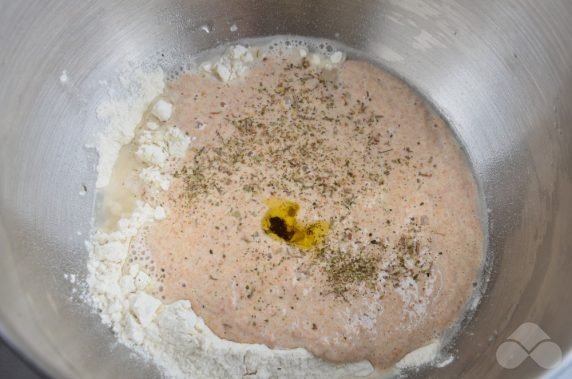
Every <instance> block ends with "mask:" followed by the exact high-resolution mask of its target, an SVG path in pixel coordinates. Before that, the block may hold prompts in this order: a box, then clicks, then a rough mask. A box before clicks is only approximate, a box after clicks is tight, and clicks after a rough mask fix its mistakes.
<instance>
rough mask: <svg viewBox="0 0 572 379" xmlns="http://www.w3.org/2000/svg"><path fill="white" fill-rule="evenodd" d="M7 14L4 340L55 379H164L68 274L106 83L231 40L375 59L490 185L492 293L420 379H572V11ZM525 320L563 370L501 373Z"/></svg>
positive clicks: (25, 9) (463, 4)
mask: <svg viewBox="0 0 572 379" xmlns="http://www.w3.org/2000/svg"><path fill="white" fill-rule="evenodd" d="M0 9H1V11H0V36H1V38H0V47H1V53H0V54H1V58H0V79H1V80H0V83H1V85H0V120H1V122H0V268H1V271H0V332H1V334H2V336H3V337H5V338H6V339H7V340H8V341H9V342H10V343H11V344H12V345H13V346H15V347H16V348H17V349H18V350H19V351H20V352H22V354H24V355H25V356H26V357H27V358H29V360H30V361H31V362H33V363H34V364H35V365H37V366H38V367H39V368H40V369H41V370H43V371H44V372H46V373H47V374H49V375H51V376H53V377H57V378H143V377H152V376H153V375H158V372H157V371H156V370H155V369H154V368H153V367H152V366H151V365H149V364H146V363H144V362H142V361H141V360H140V359H138V358H137V357H135V356H133V355H132V354H130V352H129V351H128V350H127V349H126V348H124V347H122V346H120V345H118V344H117V343H116V342H115V341H114V338H113V336H112V335H111V332H110V331H109V330H108V329H107V328H106V327H104V326H103V325H101V324H100V322H99V320H98V316H97V315H96V314H94V313H92V311H91V310H90V309H89V307H88V306H86V305H85V304H83V303H82V302H81V301H80V300H78V298H79V296H78V295H79V293H77V292H76V293H74V292H73V288H77V286H78V284H77V283H76V284H72V283H70V282H69V280H66V278H65V277H64V274H66V273H74V274H77V276H78V282H81V281H82V279H84V278H85V273H86V259H87V254H86V251H85V249H84V246H83V240H84V239H85V237H86V235H87V234H88V231H89V229H90V219H91V217H92V215H93V210H94V207H93V205H94V183H95V177H96V173H95V170H94V166H95V164H96V160H97V156H96V153H95V151H94V150H93V149H90V148H86V147H85V145H86V143H87V144H89V143H93V141H94V134H95V132H96V130H97V128H98V127H100V125H99V124H98V122H97V120H96V118H95V113H94V109H95V105H96V104H97V103H98V101H100V100H101V98H102V96H103V90H102V87H101V85H100V84H99V81H100V80H109V81H110V82H111V81H113V80H114V78H116V77H117V68H118V67H125V62H150V61H153V60H155V61H157V60H161V61H162V62H163V63H162V64H163V65H164V66H165V69H166V70H167V71H174V70H176V69H178V66H177V65H175V64H173V63H172V62H176V61H184V59H186V58H187V57H188V56H190V55H192V54H194V53H196V52H199V51H202V50H205V49H208V48H210V47H213V46H215V45H217V44H219V43H222V42H228V41H232V40H235V39H239V38H245V37H256V36H265V35H274V34H297V35H304V36H314V37H324V38H329V39H333V40H338V41H341V42H342V43H345V44H347V45H349V46H351V47H354V48H356V49H359V50H362V51H365V52H367V53H368V54H369V55H370V56H372V57H374V58H375V59H377V60H378V61H379V62H380V63H381V64H382V65H384V66H386V67H388V68H389V69H391V70H393V71H394V72H395V73H397V74H398V75H401V76H402V77H403V78H405V79H406V80H407V81H408V82H409V83H411V85H413V86H414V87H416V88H417V89H418V90H419V91H420V92H421V93H422V94H424V95H425V96H426V97H427V98H428V99H429V100H430V101H431V102H432V103H433V104H434V105H435V107H437V108H438V109H439V110H440V111H441V112H442V113H443V114H444V115H445V117H446V118H447V119H448V120H449V121H450V123H451V125H452V127H453V128H454V130H455V132H456V133H457V135H458V137H459V139H460V140H461V141H462V143H463V144H464V145H465V147H466V150H467V153H468V156H469V158H470V160H471V163H472V165H473V167H474V170H475V175H476V177H477V178H478V180H479V183H480V185H481V188H482V191H483V194H484V199H485V201H486V207H488V211H489V212H488V227H489V237H488V238H489V241H488V244H489V249H490V254H492V255H493V256H494V260H493V262H492V263H493V264H492V268H493V270H492V275H491V281H490V283H489V286H488V290H487V295H486V296H485V297H484V299H483V301H482V303H481V305H480V307H479V308H478V310H477V312H476V314H475V316H474V317H473V319H472V320H471V321H469V322H468V323H467V325H466V327H465V329H464V330H463V332H462V333H461V335H460V336H459V337H458V339H457V341H456V343H455V344H454V346H453V347H452V351H453V352H454V353H455V354H456V356H457V359H456V360H455V361H454V362H453V363H451V364H450V365H448V366H446V367H444V368H441V369H427V370H423V371H422V372H420V373H418V374H417V375H419V376H424V375H426V376H430V377H443V378H453V377H465V378H473V377H479V378H485V377H486V378H525V377H544V376H545V377H563V378H564V377H572V369H571V368H570V367H571V366H572V363H571V362H572V354H571V353H570V352H569V351H570V348H571V346H572V323H571V322H570V320H571V315H572V1H570V0H543V1H538V0H479V1H476V0H459V1H445V0H432V1H429V0H427V1H424V0H388V1H382V0H379V1H373V0H336V1H333V0H313V1H312V0H267V1H262V0H258V1H257V0H232V1H230V0H227V1H225V0H187V1H185V0H144V1H143V0H140V1H113V0H99V1H72V0H19V1H9V0H0ZM232 24H236V25H237V26H238V31H236V32H231V31H230V28H229V27H230V26H231V25H232ZM161 54H163V55H164V56H165V57H163V56H162V55H161ZM64 70H66V72H67V75H68V78H69V80H68V81H67V82H65V80H60V76H61V75H62V73H63V71H64ZM62 79H65V78H62ZM84 185H85V186H86V188H87V189H88V192H87V195H86V196H83V197H82V196H79V195H78V193H79V192H80V191H81V190H82V186H84ZM78 233H82V235H79V234H78ZM523 322H533V323H535V324H537V325H539V326H540V327H541V328H542V329H543V330H544V331H545V332H546V333H547V335H548V336H550V337H551V338H552V341H553V342H555V343H556V344H557V345H558V346H559V347H560V349H561V350H562V352H563V354H564V359H563V363H562V364H561V365H560V366H559V368H556V369H552V370H544V369H542V368H541V367H539V366H538V365H537V364H536V363H535V361H534V360H532V359H528V360H526V361H524V362H523V363H522V364H521V365H520V366H518V367H517V368H515V369H512V370H507V369H504V368H503V367H502V366H501V365H499V363H498V362H497V359H496V351H497V348H498V347H499V345H500V344H501V343H502V342H504V341H505V339H506V338H507V337H508V336H510V335H511V333H512V332H513V331H514V330H515V329H516V328H517V327H518V326H519V325H521V324H522V323H523ZM566 370H568V371H566Z"/></svg>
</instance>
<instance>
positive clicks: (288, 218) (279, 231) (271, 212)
mask: <svg viewBox="0 0 572 379" xmlns="http://www.w3.org/2000/svg"><path fill="white" fill-rule="evenodd" d="M266 205H267V206H268V211H267V212H266V214H265V215H264V217H263V218H262V230H264V232H265V233H266V234H268V235H269V236H270V237H271V238H274V239H275V240H279V241H283V242H286V243H288V244H291V245H294V246H296V247H299V248H301V249H310V248H312V247H314V246H317V245H319V244H320V243H321V242H322V241H323V240H324V239H325V238H326V236H327V235H328V232H329V231H330V224H329V223H328V222H326V221H318V222H314V223H311V224H303V223H301V222H299V221H298V220H296V215H297V214H298V211H299V210H300V206H299V205H298V204H297V203H295V202H293V201H291V200H287V199H281V198H275V197H272V198H270V199H268V200H266Z"/></svg>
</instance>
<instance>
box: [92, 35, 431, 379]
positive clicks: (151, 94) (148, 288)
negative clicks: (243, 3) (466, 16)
mask: <svg viewBox="0 0 572 379" xmlns="http://www.w3.org/2000/svg"><path fill="white" fill-rule="evenodd" d="M302 54H303V55H304V56H305V55H306V54H308V52H307V51H306V50H301V55H302ZM344 58H345V57H344V56H343V55H342V54H341V53H339V54H338V53H334V54H333V55H332V56H331V57H330V58H326V57H324V56H318V55H316V54H309V59H310V61H311V63H312V64H324V62H326V64H338V63H340V62H342V61H343V59H344ZM252 61H253V56H252V54H251V52H250V51H249V50H248V49H245V48H243V47H241V46H236V47H233V48H230V49H229V50H227V52H226V53H225V55H223V57H222V58H221V59H220V60H218V61H216V62H214V63H209V64H207V65H203V66H202V69H203V70H205V71H208V72H210V73H212V74H213V75H216V76H217V77H219V79H220V80H222V81H225V82H226V81H228V80H233V79H236V78H239V77H241V76H242V75H245V73H246V71H247V69H248V65H249V64H250V63H251V62H252ZM122 84H123V85H124V87H125V89H127V90H128V91H129V96H128V97H126V98H112V99H111V101H110V102H108V103H105V104H102V105H101V106H100V107H98V109H97V116H98V118H100V119H101V120H103V121H105V123H106V124H107V125H108V128H107V130H106V131H105V132H103V133H101V134H99V135H98V138H97V151H98V153H99V163H98V167H97V169H98V179H97V187H98V188H104V187H106V186H107V185H108V184H109V182H110V179H111V174H112V170H113V168H114V165H115V163H116V161H117V158H118V156H119V152H120V150H121V148H122V147H123V146H124V145H126V144H129V143H131V142H133V141H135V145H136V146H135V148H136V152H135V156H136V157H137V158H138V159H139V161H140V163H141V165H142V168H141V169H140V171H139V173H138V178H139V180H140V181H141V183H140V184H141V185H142V186H144V187H145V188H146V190H149V191H166V190H168V189H169V185H170V182H171V179H172V176H171V174H170V172H169V167H170V164H171V163H172V162H176V160H177V159H180V158H182V157H184V155H185V152H186V150H187V147H188V146H189V144H190V143H191V141H192V137H189V136H187V135H185V134H184V133H183V132H182V131H181V130H180V129H178V128H176V127H175V128H170V129H167V128H166V127H164V126H163V125H162V124H163V122H164V121H166V120H168V119H169V118H170V117H171V115H172V113H173V112H176V111H177V110H176V109H173V106H172V104H171V103H170V102H169V101H168V99H163V98H160V96H161V94H162V93H163V90H164V87H165V82H164V76H163V73H162V71H161V70H157V71H155V72H151V73H143V72H142V71H137V72H135V74H134V75H133V78H132V79H131V80H122ZM147 110H150V114H151V115H152V116H150V117H152V118H153V119H152V120H150V121H149V122H146V123H145V125H144V126H141V127H139V128H138V126H139V125H140V124H141V123H142V119H143V115H144V113H145V112H146V111H147ZM167 214H168V209H164V208H162V207H153V206H151V205H150V204H147V203H144V202H142V201H137V202H136V206H135V209H134V210H133V211H132V212H131V214H130V215H128V216H125V217H123V218H121V219H120V220H119V221H118V223H117V227H116V228H114V229H112V230H103V229H99V230H96V231H95V232H94V233H93V234H92V236H91V239H90V240H89V241H87V242H86V246H87V249H88V251H89V262H88V272H89V274H88V280H87V282H88V287H89V295H90V299H89V300H90V302H91V303H92V304H93V306H94V307H96V308H98V309H99V310H101V312H100V315H101V319H102V321H103V322H104V323H105V324H106V325H108V326H110V327H111V328H112V330H113V331H114V333H115V334H116V335H117V337H118V339H119V341H121V342H122V343H124V344H125V345H127V346H129V347H131V348H133V349H134V350H135V351H137V352H138V353H140V354H141V355H143V356H144V357H146V358H148V359H150V360H152V361H153V362H155V363H156V364H157V365H159V366H160V367H161V368H162V369H163V371H164V373H165V375H166V376H168V377H174V378H271V377H273V378H276V377H291V378H302V377H304V378H342V377H359V376H367V375H369V374H370V373H372V372H373V367H372V365H371V364H370V363H369V362H367V361H363V362H359V363H352V364H334V363H329V362H325V361H322V360H320V359H317V358H315V357H314V356H313V355H312V354H310V353H309V352H308V351H306V350H305V349H301V348H299V349H287V350H281V349H270V348H268V347H266V346H264V345H258V344H240V343H235V342H231V341H227V340H223V339H221V338H219V337H217V336H216V335H215V334H214V333H213V332H212V331H211V330H210V329H209V328H208V327H207V326H206V325H205V324H204V322H203V320H202V319H201V318H199V317H197V315H196V314H195V313H194V312H193V310H192V304H191V303H190V301H177V302H175V303H172V304H168V305H167V304H163V303H162V302H161V301H160V300H159V299H157V298H155V297H154V296H152V295H151V292H152V289H153V288H154V285H155V284H156V283H153V281H154V280H153V279H152V278H150V276H149V275H147V274H146V273H145V272H144V271H143V270H142V268H141V267H139V266H138V265H137V264H133V263H129V262H127V256H128V250H129V244H130V242H131V239H132V238H133V237H135V236H136V235H137V234H138V232H139V231H140V230H141V228H142V227H144V226H145V225H146V224H149V223H152V222H155V221H157V220H162V219H164V218H165V217H167ZM437 350H438V349H434V348H432V349H428V348H422V349H421V350H420V352H419V354H413V353H412V354H413V355H412V354H409V355H408V356H406V357H405V359H404V363H403V365H402V366H399V365H398V367H410V366H411V365H412V364H415V365H418V364H423V363H426V362H428V361H431V360H433V359H434V357H435V355H436V353H437Z"/></svg>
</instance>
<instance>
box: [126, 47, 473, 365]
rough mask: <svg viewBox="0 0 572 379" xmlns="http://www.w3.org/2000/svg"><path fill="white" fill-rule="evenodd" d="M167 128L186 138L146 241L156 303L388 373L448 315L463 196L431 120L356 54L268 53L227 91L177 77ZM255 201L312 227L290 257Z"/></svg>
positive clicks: (469, 247) (441, 129)
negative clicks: (284, 204) (318, 238)
mask: <svg viewBox="0 0 572 379" xmlns="http://www.w3.org/2000/svg"><path fill="white" fill-rule="evenodd" d="M168 96H169V97H170V98H171V100H172V101H173V103H174V104H175V116H174V118H173V119H172V120H171V121H170V123H172V124H173V125H177V126H178V127H179V128H182V129H184V130H186V131H188V132H189V134H191V135H192V136H194V137H196V140H194V141H193V143H192V144H191V149H190V150H189V153H188V157H187V160H186V162H185V163H184V165H182V166H181V167H180V168H179V169H178V171H177V173H176V175H175V176H176V179H175V181H174V183H173V184H172V186H171V188H170V190H169V191H168V193H166V194H165V196H164V197H163V198H161V199H148V200H149V201H155V202H160V203H163V204H164V205H165V206H166V207H167V208H168V209H169V216H168V218H167V219H166V220H164V221H162V222H160V223H157V224H154V225H152V226H150V227H149V229H148V230H147V231H146V233H145V234H142V235H140V236H139V237H138V239H137V241H135V243H136V244H139V245H141V244H143V245H146V246H147V247H148V248H149V251H150V259H151V261H152V266H153V267H154V272H153V274H154V275H155V276H156V278H157V279H159V280H160V281H161V288H160V293H159V295H160V296H162V297H163V299H164V300H165V301H166V302H171V301H175V300H179V299H188V300H190V301H191V302H192V306H193V309H194V311H195V312H196V313H197V314H198V315H199V316H200V317H202V318H203V319H204V320H205V322H206V324H207V325H208V326H209V327H210V328H211V329H212V330H213V331H214V332H215V333H216V334H217V335H218V336H220V337H222V338H225V339H229V340H233V341H238V342H245V343H263V344H266V345H268V346H271V347H281V348H294V347H304V348H306V349H308V350H309V351H310V352H312V353H313V354H315V355H316V356H318V357H321V358H324V359H327V360H331V361H337V362H353V361H358V360H362V359H368V360H370V361H371V362H372V363H373V364H374V365H375V366H376V367H378V368H384V367H388V366H391V365H392V364H393V363H395V362H396V361H397V360H399V359H400V358H402V357H403V356H404V355H405V354H406V353H408V352H410V351H412V350H414V349H416V348H418V347H420V346H422V345H423V344H425V343H427V342H428V341H429V340H431V339H432V338H434V337H438V336H440V335H441V334H442V332H443V331H444V330H445V329H446V328H447V327H449V326H451V325H452V324H453V323H454V322H455V321H457V320H458V319H459V318H460V316H461V310H462V308H463V306H464V304H465V303H466V301H467V300H468V298H469V297H470V295H471V293H472V292H473V289H474V285H475V282H476V281H477V280H478V272H479V268H480V265H481V261H482V248H483V246H482V240H483V233H482V230H481V225H480V222H479V218H478V206H477V189H476V185H475V183H474V180H473V178H472V176H471V173H470V170H469V168H468V166H467V164H466V163H465V160H464V157H463V154H462V152H461V150H460V148H459V146H458V144H457V142H456V140H455V139H454V137H453V135H452V133H451V132H450V130H449V129H448V128H447V126H446V125H445V123H444V122H443V120H442V119H441V118H440V117H438V116H437V115H435V114H434V113H432V112H431V111H430V110H429V109H428V108H427V106H426V105H425V103H424V101H423V100H422V99H421V98H420V97H419V96H418V95H417V94H415V93H414V92H413V91H412V90H411V89H410V88H408V87H407V85H405V84H404V83H403V82H401V81H400V80H398V79H396V78H394V77H392V76H390V75H389V74H387V73H385V72H383V71H381V70H379V69H378V68H376V67H374V66H372V65H370V64H368V63H365V62H361V61H347V62H345V63H344V64H343V65H342V66H341V68H339V69H337V70H334V71H322V70H321V69H316V68H313V67H310V66H309V65H308V62H307V61H305V60H302V58H300V57H297V56H287V57H269V58H267V59H265V60H264V61H263V62H261V63H260V64H258V65H257V66H255V67H254V68H252V69H251V71H250V73H249V74H248V75H247V76H246V77H245V78H244V79H243V80H242V81H239V82H235V83H232V84H223V83H221V82H218V81H216V80H215V79H213V78H211V77H206V76H203V75H199V74H185V75H183V76H181V77H180V78H178V79H177V80H175V81H174V82H171V83H170V84H169V90H168ZM270 197H279V198H285V199H289V200H292V201H295V202H297V203H298V204H299V205H300V213H299V215H298V217H299V219H300V220H305V221H308V222H311V221H316V220H327V221H328V222H329V223H330V229H331V230H330V233H329V234H328V236H327V238H326V242H325V243H324V244H322V245H320V246H318V247H316V248H314V249H310V250H308V251H306V250H299V249H298V248H295V247H292V246H290V245H288V244H286V243H284V242H282V241H277V240H274V239H271V238H270V237H269V236H267V235H266V234H264V232H263V230H262V228H261V219H262V217H263V216H264V214H265V212H266V210H267V207H266V205H265V203H264V201H265V200H266V199H268V198H270Z"/></svg>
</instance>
